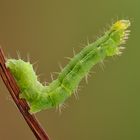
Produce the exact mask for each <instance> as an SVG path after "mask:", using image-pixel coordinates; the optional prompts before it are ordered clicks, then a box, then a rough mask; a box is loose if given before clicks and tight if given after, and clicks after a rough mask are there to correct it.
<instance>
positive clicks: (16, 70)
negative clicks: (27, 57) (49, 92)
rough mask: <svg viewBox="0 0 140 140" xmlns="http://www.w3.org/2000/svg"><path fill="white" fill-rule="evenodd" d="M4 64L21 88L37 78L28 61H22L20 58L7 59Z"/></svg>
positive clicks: (29, 84)
mask: <svg viewBox="0 0 140 140" xmlns="http://www.w3.org/2000/svg"><path fill="white" fill-rule="evenodd" d="M6 66H7V67H8V68H9V69H10V71H11V73H12V74H13V76H14V77H15V79H16V81H17V83H18V84H19V86H20V87H21V88H22V89H25V88H28V87H30V86H31V85H32V84H33V83H34V81H35V80H36V79H37V76H36V74H35V72H34V70H33V66H32V65H31V64H30V63H29V62H24V61H23V60H21V59H18V60H16V59H8V60H7V62H6Z"/></svg>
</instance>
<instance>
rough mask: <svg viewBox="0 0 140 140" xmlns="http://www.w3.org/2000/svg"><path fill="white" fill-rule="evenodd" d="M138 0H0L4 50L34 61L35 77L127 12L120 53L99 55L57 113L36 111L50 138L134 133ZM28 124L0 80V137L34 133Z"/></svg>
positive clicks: (139, 126)
mask: <svg viewBox="0 0 140 140" xmlns="http://www.w3.org/2000/svg"><path fill="white" fill-rule="evenodd" d="M139 7H140V2H139V0H116V1H113V0H104V1H103V0H59V1H57V0H55V1H54V0H52V1H49V0H40V1H39V0H0V44H1V46H2V48H3V49H4V51H5V53H6V54H7V56H9V57H13V58H17V52H19V53H20V55H21V57H22V58H23V59H24V60H27V56H28V55H30V60H31V62H32V63H34V62H36V61H37V62H38V63H37V65H36V66H38V70H37V73H38V74H42V75H41V76H40V80H41V81H42V82H43V81H48V82H50V81H51V78H50V73H51V72H55V71H60V70H59V66H58V63H60V62H61V64H62V66H65V65H66V64H67V63H68V61H67V60H66V59H64V57H66V56H70V57H71V56H73V52H72V50H73V48H75V50H76V52H78V51H79V50H80V47H82V46H83V45H84V44H87V38H88V40H89V42H92V41H94V40H95V39H96V38H97V37H98V36H100V35H102V33H103V32H104V31H105V30H107V25H108V24H109V25H111V23H112V21H115V20H116V19H117V18H118V19H130V20H131V22H132V26H131V30H132V33H131V36H130V38H129V40H128V41H127V44H126V45H125V46H126V48H127V49H126V50H125V52H124V53H123V55H122V56H121V57H115V58H114V59H107V61H106V62H105V68H104V70H102V68H101V67H100V66H99V65H97V66H95V67H94V68H93V70H92V71H93V72H95V73H93V74H92V76H91V77H90V78H89V80H88V84H86V83H85V81H83V82H82V83H81V86H82V88H80V91H79V100H76V99H75V97H74V96H72V97H71V98H70V99H69V100H67V101H66V104H67V105H68V107H67V108H66V109H65V110H64V111H63V112H62V114H61V115H60V114H59V113H58V111H57V112H56V111H55V109H52V110H46V111H42V112H40V113H38V114H37V117H38V119H39V120H40V122H41V123H42V125H43V126H44V128H45V129H46V131H47V133H48V134H49V136H50V138H51V140H139V139H140V85H139V84H140V46H139V41H140V39H139V36H140V16H139V13H140V8H139ZM34 139H35V137H34V136H33V134H32V132H31V131H30V129H29V128H28V126H27V124H26V123H25V121H24V119H23V118H22V116H21V115H20V113H19V111H18V110H17V108H16V107H15V105H14V103H13V101H12V99H11V97H10V95H9V93H8V91H7V89H6V88H5V86H4V84H3V82H2V80H0V140H34Z"/></svg>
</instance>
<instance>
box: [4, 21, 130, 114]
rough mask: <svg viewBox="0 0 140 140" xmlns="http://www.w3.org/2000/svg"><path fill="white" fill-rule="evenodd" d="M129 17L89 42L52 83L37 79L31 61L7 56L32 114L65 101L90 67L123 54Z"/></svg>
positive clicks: (8, 65)
mask: <svg viewBox="0 0 140 140" xmlns="http://www.w3.org/2000/svg"><path fill="white" fill-rule="evenodd" d="M129 26H130V21H129V20H119V21H117V22H115V23H114V24H113V25H112V26H111V27H110V29H109V30H108V31H107V32H105V33H104V35H103V36H102V37H100V38H99V39H98V40H96V41H95V42H93V43H91V44H88V45H87V46H86V47H84V48H83V49H82V50H81V51H80V52H79V53H78V54H76V55H75V56H74V57H73V58H72V59H71V60H70V62H69V63H68V64H67V65H66V66H65V67H64V68H63V69H62V71H61V72H60V73H59V75H58V77H57V79H56V80H53V81H52V82H51V83H50V84H49V85H47V86H46V85H45V86H44V85H43V84H41V83H40V82H39V81H38V78H37V75H36V73H35V71H34V69H33V66H32V64H30V62H25V61H23V60H21V59H17V60H16V59H7V61H6V66H7V67H8V68H9V69H10V71H11V73H12V74H13V76H14V78H15V80H16V82H17V84H18V86H19V88H20V95H19V97H20V98H24V99H25V100H26V101H27V102H28V103H29V106H30V110H29V111H30V113H36V112H39V111H41V110H44V109H48V108H52V107H57V106H59V105H60V104H63V103H64V101H65V100H66V99H68V98H69V97H70V96H71V95H72V93H73V92H74V91H75V90H76V88H77V86H78V85H79V83H80V81H81V80H82V79H83V77H84V76H86V75H87V74H88V73H89V71H90V70H91V68H92V67H93V66H94V65H95V64H97V63H99V62H101V61H103V60H104V59H105V57H108V56H114V55H120V54H121V53H122V52H121V50H122V49H124V47H121V44H124V43H125V41H126V39H127V38H128V35H129V30H127V28H128V27H129Z"/></svg>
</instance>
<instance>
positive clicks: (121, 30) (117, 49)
mask: <svg viewBox="0 0 140 140" xmlns="http://www.w3.org/2000/svg"><path fill="white" fill-rule="evenodd" d="M129 26H130V21H129V20H119V21H117V22H116V23H114V24H113V25H112V27H111V29H110V31H109V37H110V42H109V44H110V45H108V47H107V56H113V55H120V54H121V53H122V52H121V50H122V49H124V47H121V46H120V45H121V44H124V43H125V41H126V40H127V39H128V35H129V32H130V31H129V30H127V29H128V27H129ZM112 44H114V45H112Z"/></svg>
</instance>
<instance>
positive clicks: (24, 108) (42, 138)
mask: <svg viewBox="0 0 140 140" xmlns="http://www.w3.org/2000/svg"><path fill="white" fill-rule="evenodd" d="M5 62H6V58H5V55H4V53H3V50H2V48H0V75H1V77H2V79H3V82H4V83H5V85H6V87H7V89H8V91H9V92H10V94H11V96H12V98H13V100H14V102H15V104H16V105H17V107H18V109H19V111H20V112H21V114H22V115H23V117H24V119H25V121H26V122H27V124H28V126H29V127H30V129H31V130H32V132H33V133H34V135H35V137H36V138H37V140H49V137H48V135H47V134H46V133H45V131H44V129H43V128H42V127H41V125H40V123H39V122H38V120H37V119H36V117H35V115H32V114H30V113H29V112H28V110H29V106H28V104H27V102H26V101H25V100H23V99H20V98H19V93H20V90H19V87H18V86H17V84H16V81H15V79H14V77H13V76H12V74H11V73H10V70H9V69H8V68H7V67H6V65H5Z"/></svg>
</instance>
